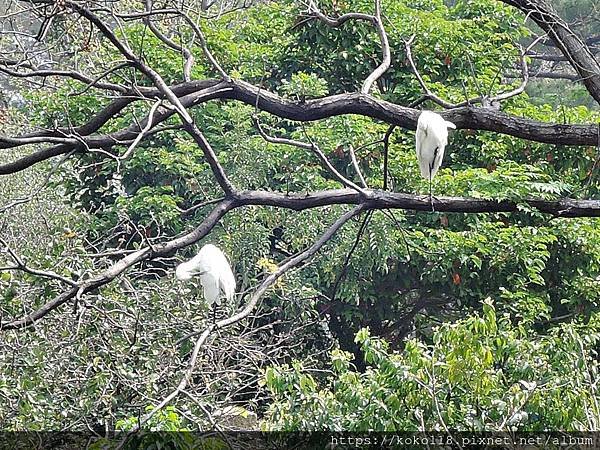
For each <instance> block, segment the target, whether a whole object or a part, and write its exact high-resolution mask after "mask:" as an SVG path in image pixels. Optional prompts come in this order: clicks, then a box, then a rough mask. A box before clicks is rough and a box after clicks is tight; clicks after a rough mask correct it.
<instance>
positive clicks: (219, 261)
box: [175, 244, 235, 312]
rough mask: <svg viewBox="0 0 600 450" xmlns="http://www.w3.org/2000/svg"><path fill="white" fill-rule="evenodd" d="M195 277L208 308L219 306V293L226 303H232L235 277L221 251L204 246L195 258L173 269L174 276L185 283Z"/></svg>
mask: <svg viewBox="0 0 600 450" xmlns="http://www.w3.org/2000/svg"><path fill="white" fill-rule="evenodd" d="M195 275H198V276H199V277H200V284H202V289H203V292H204V298H205V299H206V303H208V306H209V307H214V305H220V304H221V293H223V295H224V296H225V298H226V299H227V300H228V301H230V302H231V301H233V296H234V294H235V276H234V275H233V272H232V271H231V266H230V265H229V261H227V257H226V256H225V254H224V253H223V252H222V251H221V249H219V248H218V247H216V246H214V245H212V244H206V245H205V246H204V247H202V248H201V249H200V251H199V252H198V254H197V255H196V256H194V257H193V258H192V259H190V260H189V261H186V262H183V263H181V264H179V265H178V266H177V269H175V276H176V277H177V279H178V280H182V281H187V280H190V279H192V277H194V276H195ZM213 312H214V309H213Z"/></svg>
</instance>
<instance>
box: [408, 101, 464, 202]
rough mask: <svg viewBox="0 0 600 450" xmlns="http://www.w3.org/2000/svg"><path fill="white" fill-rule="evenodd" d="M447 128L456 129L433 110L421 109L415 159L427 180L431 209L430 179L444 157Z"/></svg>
mask: <svg viewBox="0 0 600 450" xmlns="http://www.w3.org/2000/svg"><path fill="white" fill-rule="evenodd" d="M448 128H453V129H456V125H454V124H453V123H452V122H448V121H447V120H444V118H443V117H442V116H440V115H439V114H437V113H434V112H433V111H423V112H421V114H420V115H419V120H418V121H417V134H416V147H417V159H418V160H419V168H420V169H421V175H422V176H423V178H425V179H426V180H429V200H430V201H431V210H432V211H435V209H434V207H433V195H432V188H431V180H432V179H433V177H434V176H435V174H436V172H437V171H438V169H439V168H440V166H441V165H442V160H443V159H444V149H445V148H446V145H447V144H448Z"/></svg>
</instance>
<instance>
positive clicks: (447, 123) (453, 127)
mask: <svg viewBox="0 0 600 450" xmlns="http://www.w3.org/2000/svg"><path fill="white" fill-rule="evenodd" d="M446 126H447V127H448V128H452V129H453V130H456V125H454V124H453V123H452V122H448V121H447V120H446Z"/></svg>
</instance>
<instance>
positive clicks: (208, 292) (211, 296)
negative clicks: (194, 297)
mask: <svg viewBox="0 0 600 450" xmlns="http://www.w3.org/2000/svg"><path fill="white" fill-rule="evenodd" d="M200 283H201V284H202V289H203V291H204V299H205V300H206V303H208V305H209V306H212V304H213V303H216V304H217V305H219V304H221V302H220V299H219V297H220V294H221V292H220V289H219V279H218V278H217V277H216V276H215V275H214V274H213V273H210V272H207V273H205V274H204V275H201V276H200Z"/></svg>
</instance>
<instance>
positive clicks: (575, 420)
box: [262, 300, 600, 431]
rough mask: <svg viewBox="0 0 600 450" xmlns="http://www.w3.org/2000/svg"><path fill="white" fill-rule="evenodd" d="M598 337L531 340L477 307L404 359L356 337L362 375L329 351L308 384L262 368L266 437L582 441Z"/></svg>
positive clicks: (579, 332)
mask: <svg viewBox="0 0 600 450" xmlns="http://www.w3.org/2000/svg"><path fill="white" fill-rule="evenodd" d="M598 337H599V334H598V328H597V325H596V326H594V327H585V328H584V327H579V326H577V325H565V326H562V327H559V328H557V329H556V330H555V331H554V332H552V333H550V334H548V335H543V336H540V335H536V334H535V333H534V332H533V330H531V329H530V328H529V327H527V326H526V325H524V324H523V323H521V324H520V325H515V324H514V323H513V322H512V320H511V319H510V316H509V315H508V314H504V315H501V316H499V317H498V316H497V313H496V311H495V308H494V305H493V303H492V302H491V301H489V300H486V301H485V302H484V303H483V308H482V312H481V314H478V315H473V316H470V317H467V318H465V319H462V320H460V321H457V322H455V323H447V324H444V325H442V326H441V327H439V328H436V329H435V330H434V333H433V335H432V340H431V343H429V344H426V343H423V342H422V341H419V340H414V339H413V340H409V341H408V342H407V343H406V347H405V348H404V351H403V352H401V353H399V352H393V351H391V350H390V348H389V344H388V343H387V342H386V341H384V340H382V339H380V338H377V337H373V336H371V334H370V332H369V330H368V329H366V328H364V329H362V330H360V331H359V332H358V333H357V335H356V341H357V343H358V344H359V345H360V346H361V349H362V351H363V353H364V358H365V361H366V363H367V369H366V370H365V371H364V372H362V373H361V372H357V371H356V370H355V369H354V368H353V366H352V363H351V359H352V355H350V354H349V353H347V352H344V351H340V350H334V351H332V353H331V366H332V369H333V372H332V373H331V374H330V376H329V377H327V378H326V379H324V380H316V379H315V378H314V377H313V376H311V375H310V373H308V372H306V371H305V370H304V369H303V367H302V365H301V364H300V363H298V362H296V363H294V364H293V365H292V366H291V367H290V366H283V367H279V368H270V369H267V370H266V372H265V383H266V384H267V386H268V387H269V389H270V390H271V392H272V395H273V397H274V400H275V402H274V403H273V404H272V405H271V407H270V409H269V413H268V416H267V419H266V421H265V422H263V424H262V426H263V428H264V429H266V430H271V431H298V430H332V431H342V430H344V431H364V430H377V431H399V430H402V431H407V430H412V431H417V430H445V429H451V430H464V431H484V430H485V431H496V430H513V431H545V430H564V431H584V430H593V429H595V427H596V425H597V420H598V418H600V411H599V410H598V400H599V395H598V393H597V392H596V391H595V390H594V388H593V383H594V381H593V380H595V378H596V376H597V373H598V364H597V361H596V351H595V344H596V343H597V341H598Z"/></svg>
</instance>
